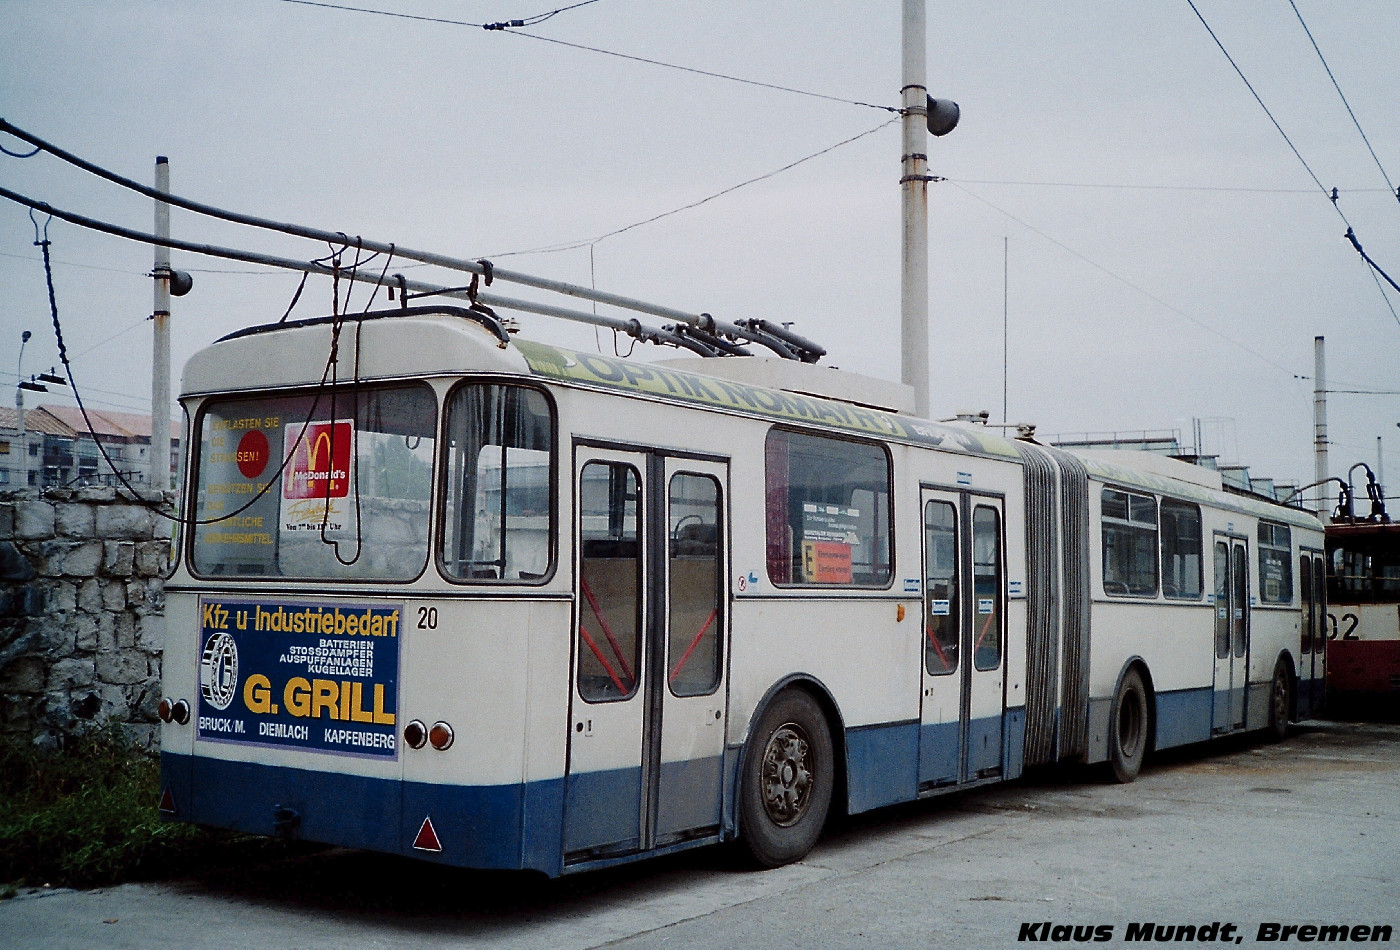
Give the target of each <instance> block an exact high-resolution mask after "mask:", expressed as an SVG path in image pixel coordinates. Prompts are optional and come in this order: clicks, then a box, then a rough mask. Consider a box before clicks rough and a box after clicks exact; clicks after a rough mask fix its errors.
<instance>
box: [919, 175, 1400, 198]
mask: <svg viewBox="0 0 1400 950" xmlns="http://www.w3.org/2000/svg"><path fill="white" fill-rule="evenodd" d="M939 180H941V181H951V182H956V183H959V184H963V185H1020V186H1026V187H1032V188H1094V189H1104V190H1125V191H1207V192H1224V193H1233V192H1238V193H1242V194H1264V195H1313V194H1316V193H1317V191H1316V189H1313V188H1247V187H1240V186H1230V185H1140V184H1132V183H1125V182H1084V181H1008V180H1005V179H993V178H940V179H939ZM1382 192H1383V193H1385V194H1390V191H1389V189H1386V188H1344V189H1339V192H1338V193H1339V194H1340V195H1350V194H1365V193H1373V194H1378V193H1382Z"/></svg>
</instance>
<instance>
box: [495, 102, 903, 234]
mask: <svg viewBox="0 0 1400 950" xmlns="http://www.w3.org/2000/svg"><path fill="white" fill-rule="evenodd" d="M898 121H899V119H898V118H894V119H890V120H889V121H888V122H881V123H880V124H879V125H877V126H875V127H874V128H872V129H866V130H865V131H864V132H861V133H860V134H859V135H853V136H851V137H850V138H848V139H843V140H842V141H840V142H837V143H836V144H835V145H828V146H827V147H826V148H824V149H822V150H820V151H817V152H813V153H812V154H810V155H804V156H803V157H802V158H799V159H798V160H797V161H795V162H788V163H787V164H786V165H784V166H783V167H782V168H775V169H773V170H772V171H771V172H766V173H764V174H762V175H757V176H755V177H753V178H750V179H748V180H747V181H741V182H739V184H737V185H730V186H729V187H728V188H725V189H723V190H721V191H717V192H715V193H714V194H712V195H707V196H706V197H704V198H701V199H700V200H699V201H692V202H690V203H689V204H686V205H681V206H680V207H679V208H672V209H671V210H670V211H663V212H661V213H660V214H654V215H652V216H651V217H649V218H645V219H643V220H641V221H635V222H633V223H632V224H628V225H625V226H624V227H620V228H614V229H613V230H611V231H608V232H607V233H605V234H600V235H598V236H597V237H595V238H587V239H584V240H579V241H568V242H565V243H562V244H550V245H546V246H545V247H536V248H531V249H530V250H527V251H507V252H505V253H501V254H489V255H487V256H488V257H491V258H500V257H518V256H521V255H524V254H552V253H555V252H558V251H573V250H577V249H578V248H581V247H592V246H593V245H595V244H598V243H600V242H602V241H605V240H607V239H608V238H610V237H616V236H617V235H619V234H622V233H624V232H627V231H631V230H633V229H634V228H640V227H642V226H643V225H646V224H652V223H654V222H656V221H660V220H661V219H662V218H669V217H670V216H671V215H673V214H680V213H681V212H682V211H689V210H691V209H692V208H698V207H700V206H701V205H703V204H707V203H709V202H711V201H714V200H715V199H716V198H722V197H724V196H725V195H727V194H730V193H731V192H735V191H738V190H739V189H740V188H744V187H746V186H748V185H752V184H755V183H756V182H760V181H766V180H767V179H769V178H772V177H773V176H775V175H780V174H782V173H783V172H785V171H789V170H791V169H793V168H796V167H797V166H798V165H801V164H803V163H805V162H810V161H811V160H812V159H814V158H819V157H821V156H822V155H825V154H826V153H828V152H833V151H835V150H836V149H838V148H841V147H842V146H843V145H850V144H851V143H852V142H855V141H858V140H860V139H863V138H865V137H866V136H867V135H873V134H875V133H876V132H879V131H880V130H881V129H884V128H887V127H889V126H891V125H893V124H894V123H896V122H898Z"/></svg>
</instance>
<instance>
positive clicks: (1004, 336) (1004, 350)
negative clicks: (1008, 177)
mask: <svg viewBox="0 0 1400 950" xmlns="http://www.w3.org/2000/svg"><path fill="white" fill-rule="evenodd" d="M1010 254H1011V238H1009V237H1003V238H1002V239H1001V421H1002V422H1010V421H1011V416H1010V414H1009V412H1008V410H1007V408H1006V364H1007V356H1008V354H1009V353H1010V345H1011V344H1010V342H1009V341H1010V336H1009V335H1008V333H1007V329H1008V326H1009V316H1008V314H1009V313H1010V312H1011V311H1010V304H1009V302H1008V300H1009V298H1008V297H1007V287H1008V280H1009V278H1008V273H1009V268H1010V263H1009V259H1010Z"/></svg>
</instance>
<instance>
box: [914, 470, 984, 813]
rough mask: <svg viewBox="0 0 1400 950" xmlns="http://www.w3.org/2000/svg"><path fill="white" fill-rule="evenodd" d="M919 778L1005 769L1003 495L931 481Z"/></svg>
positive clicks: (956, 779) (931, 783) (962, 778)
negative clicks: (936, 486)
mask: <svg viewBox="0 0 1400 950" xmlns="http://www.w3.org/2000/svg"><path fill="white" fill-rule="evenodd" d="M922 501H923V524H924V584H923V588H924V603H923V614H924V616H923V623H924V636H923V651H922V656H923V675H922V684H923V690H922V697H921V702H922V711H921V716H920V719H921V722H920V738H919V788H920V790H922V791H928V790H930V789H934V788H938V787H940V786H945V785H957V784H961V783H964V782H971V781H976V780H978V779H983V778H989V777H992V776H995V775H999V774H1000V772H1001V757H1002V716H1003V712H1004V711H1005V694H1004V682H1005V675H1004V668H1005V663H1004V655H1003V654H1004V649H1003V646H1004V644H1005V631H1004V626H1005V624H1004V621H1003V615H1004V611H1005V597H1004V594H1003V588H1004V582H1003V578H1002V575H1003V568H1002V524H1001V522H1002V508H1001V502H1000V500H999V499H993V498H984V497H979V496H974V495H971V494H969V493H967V492H949V491H939V490H936V489H927V488H926V489H924V491H923V495H922Z"/></svg>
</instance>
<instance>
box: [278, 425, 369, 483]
mask: <svg viewBox="0 0 1400 950" xmlns="http://www.w3.org/2000/svg"><path fill="white" fill-rule="evenodd" d="M298 436H300V438H298ZM286 438H287V442H288V446H287V448H288V449H289V450H291V451H292V457H291V461H290V462H289V463H288V465H287V470H286V471H285V472H283V473H282V497H283V498H344V497H345V496H346V495H348V494H349V493H350V447H351V442H352V440H353V438H354V433H353V430H352V429H351V427H350V423H349V422H335V423H331V422H313V423H310V424H309V425H307V427H306V431H305V433H304V434H303V433H302V432H301V430H299V429H295V428H292V427H289V428H288V430H287V435H286ZM294 446H295V447H294Z"/></svg>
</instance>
